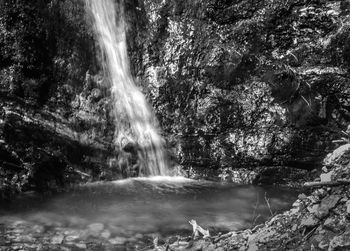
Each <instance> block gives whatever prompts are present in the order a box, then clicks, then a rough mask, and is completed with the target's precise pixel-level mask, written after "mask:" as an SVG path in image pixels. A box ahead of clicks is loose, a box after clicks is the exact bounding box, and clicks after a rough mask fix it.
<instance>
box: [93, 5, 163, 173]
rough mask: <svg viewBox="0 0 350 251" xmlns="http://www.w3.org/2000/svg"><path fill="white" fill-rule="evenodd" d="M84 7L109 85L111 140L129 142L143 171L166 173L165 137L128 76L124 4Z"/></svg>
mask: <svg viewBox="0 0 350 251" xmlns="http://www.w3.org/2000/svg"><path fill="white" fill-rule="evenodd" d="M87 8H88V11H89V12H90V13H91V14H92V17H93V22H94V28H95V33H96V37H97V40H98V43H99V45H100V48H101V50H102V54H103V59H102V60H101V61H102V62H101V64H102V67H103V69H104V71H105V75H106V78H108V82H110V85H111V93H112V98H113V112H114V118H115V127H116V130H115V136H114V144H115V145H116V147H117V148H119V149H122V148H123V147H125V146H126V145H128V144H130V143H131V144H132V145H133V147H134V148H136V149H137V152H138V156H139V158H140V159H142V161H141V162H142V167H141V168H140V169H142V170H141V171H140V172H141V173H142V174H144V175H149V176H156V175H166V174H168V172H167V165H166V160H165V153H164V147H163V141H164V140H163V139H162V137H161V136H160V135H159V133H158V132H157V128H156V126H155V125H157V119H156V117H155V115H154V114H153V112H152V109H151V107H150V106H149V104H148V103H147V101H146V98H145V97H144V95H143V94H142V92H141V91H140V90H139V89H138V88H137V86H136V85H135V82H134V79H133V77H132V76H131V72H130V66H129V59H128V54H127V43H126V36H125V19H124V11H123V6H122V5H121V4H115V1H114V0H87ZM116 10H117V11H118V12H117V11H116ZM117 13H118V14H117Z"/></svg>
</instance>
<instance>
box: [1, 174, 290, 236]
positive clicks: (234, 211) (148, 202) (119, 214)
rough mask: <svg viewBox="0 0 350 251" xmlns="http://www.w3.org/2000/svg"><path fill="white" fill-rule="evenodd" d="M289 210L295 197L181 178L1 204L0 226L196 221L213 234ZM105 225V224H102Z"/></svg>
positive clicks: (162, 225) (164, 231)
mask: <svg viewBox="0 0 350 251" xmlns="http://www.w3.org/2000/svg"><path fill="white" fill-rule="evenodd" d="M265 196H266V198H268V200H269V204H270V206H271V208H270V209H271V211H272V212H274V213H275V212H277V211H278V210H282V209H286V208H288V207H289V206H290V205H291V203H292V202H293V201H294V200H295V199H296V196H297V195H296V192H292V191H288V190H281V189H278V188H273V187H270V188H262V187H255V186H247V185H233V184H222V183H215V182H208V181H194V180H189V179H185V178H180V177H153V178H132V179H126V180H120V181H114V182H105V183H92V184H88V185H84V186H80V187H77V188H76V189H74V191H70V192H69V193H65V194H61V195H57V196H55V197H53V198H49V199H43V198H38V197H35V196H34V197H33V196H32V197H30V196H28V197H23V198H20V199H18V200H17V201H15V202H14V203H11V204H7V205H1V207H0V208H1V210H0V223H2V224H5V225H6V224H9V223H11V222H14V221H25V222H27V223H28V224H33V225H42V226H45V227H50V226H60V227H62V228H69V229H75V230H84V229H88V228H89V225H91V224H93V223H102V224H103V226H104V229H108V231H109V232H110V233H111V235H112V236H126V237H129V236H135V235H137V234H152V233H156V234H159V235H161V236H168V235H170V234H174V233H190V231H191V225H190V224H189V223H188V221H189V220H191V219H194V220H196V221H197V222H198V224H199V225H200V226H202V227H203V228H208V229H209V230H211V232H212V233H213V232H218V231H225V230H235V229H240V228H244V227H249V226H251V225H252V224H253V223H254V222H255V223H257V222H259V221H260V222H261V221H262V220H264V219H265V220H266V219H267V218H268V217H270V216H271V212H270V209H269V207H268V205H267V202H266V200H265ZM100 225H101V224H100Z"/></svg>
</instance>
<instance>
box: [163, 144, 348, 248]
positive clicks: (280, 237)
mask: <svg viewBox="0 0 350 251" xmlns="http://www.w3.org/2000/svg"><path fill="white" fill-rule="evenodd" d="M349 167H350V144H345V145H343V146H341V147H339V148H337V149H336V150H335V151H334V152H333V153H331V154H329V155H328V156H327V157H326V158H325V160H324V166H323V168H322V171H323V172H322V174H321V175H320V178H316V179H315V181H314V182H309V183H306V184H305V185H306V186H311V192H310V194H309V195H308V196H307V195H305V194H300V195H299V197H298V200H297V201H295V203H294V204H293V207H292V209H290V210H289V211H286V212H284V213H282V214H278V215H275V216H274V217H273V218H271V219H270V220H269V221H267V222H266V223H265V224H263V225H258V226H255V227H254V228H253V229H246V230H244V231H234V232H229V233H226V234H224V235H221V236H215V237H211V238H207V239H200V240H195V241H193V240H191V241H187V242H186V241H182V242H181V241H180V242H177V243H173V244H170V245H168V246H166V247H163V250H174V251H175V250H249V251H253V250H349V249H350V230H349V229H350V222H349V218H350V189H349V188H350V182H349V181H350V169H349Z"/></svg>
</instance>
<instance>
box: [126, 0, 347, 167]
mask: <svg viewBox="0 0 350 251" xmlns="http://www.w3.org/2000/svg"><path fill="white" fill-rule="evenodd" d="M127 2H132V4H130V6H129V7H130V9H127V14H128V17H129V21H130V22H129V24H130V25H129V34H130V35H129V38H130V39H131V40H132V41H130V44H131V46H130V55H131V61H132V64H133V70H134V73H135V75H136V76H137V79H138V80H139V83H140V85H142V86H144V88H145V91H146V92H147V93H148V96H149V99H150V100H151V101H152V104H153V106H154V107H155V110H156V112H157V115H158V117H159V119H160V123H161V126H162V128H163V129H164V131H165V132H166V134H167V135H168V137H169V139H170V141H174V142H175V141H176V142H178V143H177V145H176V148H177V149H176V151H177V155H178V159H179V160H180V162H181V163H182V164H183V165H187V166H191V165H192V166H213V167H214V166H216V167H217V166H221V167H223V166H224V167H225V166H237V165H242V164H243V165H244V164H247V165H257V164H262V163H266V164H276V163H279V164H286V165H291V166H297V167H301V168H313V167H314V165H312V163H316V162H317V161H320V160H321V159H322V157H323V152H324V151H325V150H329V148H328V147H329V142H330V140H331V139H332V138H334V137H337V135H335V134H334V132H332V130H328V129H327V128H329V127H330V128H333V129H335V131H337V130H338V131H339V129H340V128H341V129H344V126H345V123H346V121H347V120H348V119H349V110H348V108H347V106H348V98H347V97H348V95H349V88H347V82H348V78H349V74H348V63H347V62H348V61H347V60H348V59H347V58H348V56H347V55H348V52H347V51H348V49H347V47H348V46H347V43H346V41H347V39H348V37H349V29H348V23H347V21H345V20H346V16H347V15H348V14H349V10H348V7H347V4H346V3H344V1H333V2H325V1H311V2H310V1H297V0H295V1H288V2H285V1H277V2H274V3H273V4H267V3H264V2H261V1H217V0H216V1H214V0H207V1H191V2H187V1H172V0H167V1H147V0H145V1H138V2H136V1H127ZM134 16H139V17H140V18H138V21H135V20H133V19H132V17H134ZM335 122H336V123H335ZM319 125H322V126H323V127H322V128H320V127H319ZM324 126H325V127H324Z"/></svg>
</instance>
